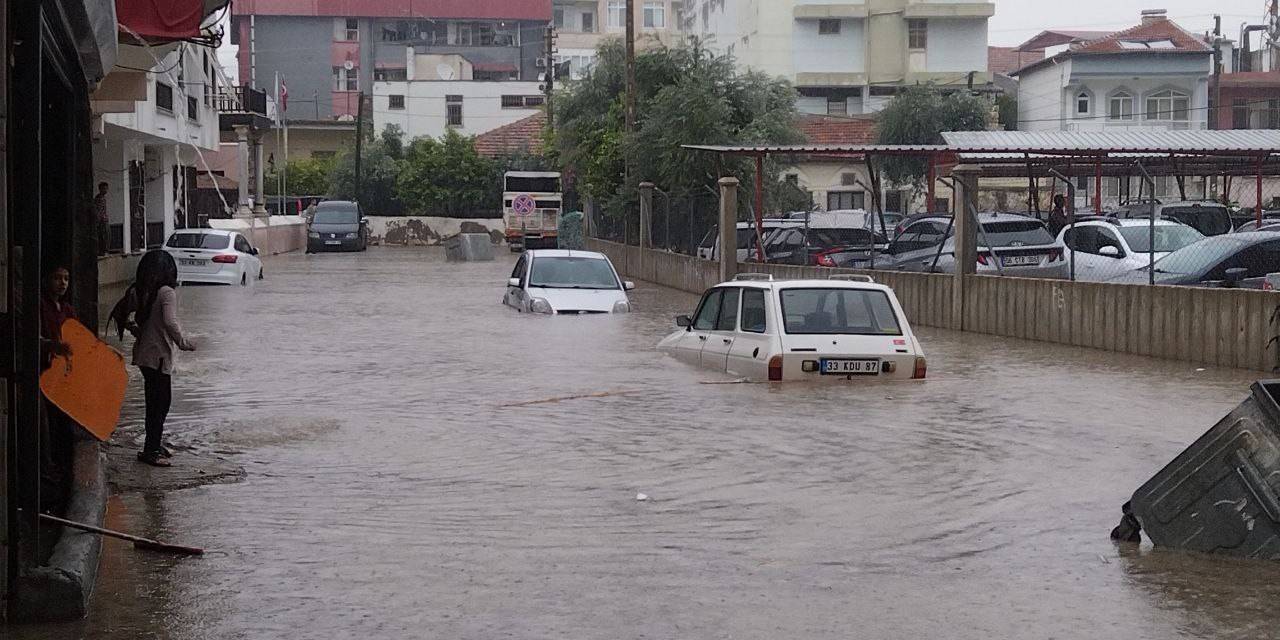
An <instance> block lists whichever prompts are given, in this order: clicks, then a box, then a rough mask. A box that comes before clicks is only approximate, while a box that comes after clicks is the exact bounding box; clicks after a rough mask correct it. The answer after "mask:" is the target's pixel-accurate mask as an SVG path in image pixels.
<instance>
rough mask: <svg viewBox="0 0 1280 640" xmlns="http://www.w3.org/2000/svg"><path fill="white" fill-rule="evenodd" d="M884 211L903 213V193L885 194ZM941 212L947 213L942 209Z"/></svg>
mask: <svg viewBox="0 0 1280 640" xmlns="http://www.w3.org/2000/svg"><path fill="white" fill-rule="evenodd" d="M884 210H885V211H895V212H901V211H902V192H901V191H888V192H885V194H884ZM934 211H939V209H934ZM941 211H946V209H941Z"/></svg>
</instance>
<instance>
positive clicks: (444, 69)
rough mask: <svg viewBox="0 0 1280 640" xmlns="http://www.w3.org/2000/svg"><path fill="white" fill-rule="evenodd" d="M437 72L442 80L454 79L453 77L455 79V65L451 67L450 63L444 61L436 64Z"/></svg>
mask: <svg viewBox="0 0 1280 640" xmlns="http://www.w3.org/2000/svg"><path fill="white" fill-rule="evenodd" d="M436 74H437V75H439V76H440V79H441V80H452V79H453V67H451V66H449V65H447V64H444V63H443V62H442V63H440V64H438V65H436Z"/></svg>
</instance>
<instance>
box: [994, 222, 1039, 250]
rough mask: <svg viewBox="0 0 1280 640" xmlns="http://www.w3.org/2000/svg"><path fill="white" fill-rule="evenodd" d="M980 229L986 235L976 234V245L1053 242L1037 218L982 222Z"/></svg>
mask: <svg viewBox="0 0 1280 640" xmlns="http://www.w3.org/2000/svg"><path fill="white" fill-rule="evenodd" d="M982 231H983V233H984V234H985V235H986V238H983V237H982V235H979V236H978V245H979V246H983V247H986V246H988V245H987V243H988V242H990V243H991V246H994V247H1023V246H1029V245H1040V244H1053V242H1054V240H1053V236H1052V235H1050V234H1049V230H1048V229H1046V228H1045V227H1044V223H1043V222H1040V221H1039V220H1010V221H1008V222H984V223H982Z"/></svg>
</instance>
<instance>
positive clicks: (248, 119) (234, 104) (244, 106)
mask: <svg viewBox="0 0 1280 640" xmlns="http://www.w3.org/2000/svg"><path fill="white" fill-rule="evenodd" d="M213 104H214V107H215V108H216V109H217V110H218V128H219V129H220V130H222V131H231V130H233V129H235V128H236V127H238V126H247V127H250V128H257V129H269V128H271V126H272V120H271V118H269V117H267V92H266V91H262V90H261V89H254V88H252V87H249V86H248V85H240V86H237V87H231V88H230V89H229V90H227V91H221V92H219V93H215V94H213Z"/></svg>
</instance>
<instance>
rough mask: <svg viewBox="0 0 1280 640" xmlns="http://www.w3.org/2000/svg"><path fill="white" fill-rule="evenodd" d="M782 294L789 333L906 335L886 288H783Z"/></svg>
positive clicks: (780, 294)
mask: <svg viewBox="0 0 1280 640" xmlns="http://www.w3.org/2000/svg"><path fill="white" fill-rule="evenodd" d="M779 296H780V297H781V300H782V315H783V321H784V324H785V326H786V330H787V333H789V334H793V335H797V334H798V335H837V334H843V335H864V336H865V335H875V336H891V335H892V336H900V335H902V327H901V326H900V325H899V324H898V316H897V314H895V313H894V311H893V305H892V304H891V303H890V302H889V296H888V295H887V294H885V293H884V292H883V291H874V290H866V289H783V290H782V291H781V292H780V293H779Z"/></svg>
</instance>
